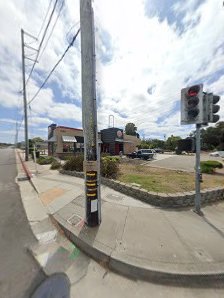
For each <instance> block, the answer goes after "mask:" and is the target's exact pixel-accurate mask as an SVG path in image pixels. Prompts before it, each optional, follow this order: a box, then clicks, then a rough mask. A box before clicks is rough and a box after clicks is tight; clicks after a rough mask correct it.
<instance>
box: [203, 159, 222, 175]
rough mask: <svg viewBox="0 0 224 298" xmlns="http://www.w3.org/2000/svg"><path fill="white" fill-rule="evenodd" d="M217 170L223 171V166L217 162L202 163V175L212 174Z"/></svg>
mask: <svg viewBox="0 0 224 298" xmlns="http://www.w3.org/2000/svg"><path fill="white" fill-rule="evenodd" d="M216 168H218V169H222V168H223V164H222V163H221V162H219V161H216V160H207V161H201V173H206V174H212V173H214V171H215V169H216Z"/></svg>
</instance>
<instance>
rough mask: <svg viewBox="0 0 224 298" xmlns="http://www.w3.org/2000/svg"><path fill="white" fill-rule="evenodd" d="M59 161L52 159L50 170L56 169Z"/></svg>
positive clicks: (59, 165)
mask: <svg viewBox="0 0 224 298" xmlns="http://www.w3.org/2000/svg"><path fill="white" fill-rule="evenodd" d="M60 167H61V163H60V162H59V161H57V160H54V161H53V162H52V164H51V170H57V169H60Z"/></svg>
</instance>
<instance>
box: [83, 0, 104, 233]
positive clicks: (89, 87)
mask: <svg viewBox="0 0 224 298" xmlns="http://www.w3.org/2000/svg"><path fill="white" fill-rule="evenodd" d="M80 28H81V59H82V123H83V132H84V172H85V195H86V199H85V206H86V215H85V221H86V224H87V225H88V226H92V227H93V226H97V225H99V224H100V222H101V199H100V166H99V163H100V158H99V148H98V132H97V111H96V109H97V108H96V79H95V77H96V74H95V72H96V70H95V37H94V17H93V9H92V1H91V0H80Z"/></svg>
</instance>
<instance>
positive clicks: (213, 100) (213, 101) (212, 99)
mask: <svg viewBox="0 0 224 298" xmlns="http://www.w3.org/2000/svg"><path fill="white" fill-rule="evenodd" d="M219 100H220V96H218V95H213V93H209V94H208V122H211V123H216V122H217V121H219V118H220V117H219V115H216V113H217V112H218V111H219V110H220V106H219V105H217V103H218V102H219Z"/></svg>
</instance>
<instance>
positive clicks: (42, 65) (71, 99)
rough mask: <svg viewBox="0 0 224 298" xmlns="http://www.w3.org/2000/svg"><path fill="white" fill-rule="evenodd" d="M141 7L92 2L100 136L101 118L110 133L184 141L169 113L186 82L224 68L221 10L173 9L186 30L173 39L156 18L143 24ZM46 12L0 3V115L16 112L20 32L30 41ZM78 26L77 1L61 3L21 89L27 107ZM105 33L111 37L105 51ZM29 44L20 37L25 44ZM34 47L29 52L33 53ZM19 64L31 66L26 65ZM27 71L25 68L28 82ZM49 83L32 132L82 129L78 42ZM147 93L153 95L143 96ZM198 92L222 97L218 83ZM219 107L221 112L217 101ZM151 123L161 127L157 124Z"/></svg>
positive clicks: (41, 4) (32, 5)
mask: <svg viewBox="0 0 224 298" xmlns="http://www.w3.org/2000/svg"><path fill="white" fill-rule="evenodd" d="M145 2H146V0H132V1H130V0H122V1H120V0H107V1H105V0H94V12H95V23H96V27H97V29H98V31H97V34H96V41H97V45H98V47H97V48H98V51H97V57H96V58H97V61H96V62H97V94H98V95H100V98H101V103H100V106H99V110H98V123H99V128H101V129H102V128H105V127H107V126H108V116H109V115H110V114H112V115H114V116H115V126H118V127H124V126H125V124H126V123H127V122H134V123H135V124H136V126H137V127H138V129H140V130H141V131H142V132H144V133H145V134H146V135H152V134H154V135H155V134H156V135H161V136H163V134H164V133H166V134H167V135H168V134H171V133H173V134H184V133H185V134H187V132H188V131H189V127H181V126H180V125H179V123H180V119H179V118H180V114H179V111H174V112H173V114H171V111H172V110H173V108H174V106H175V102H176V101H178V100H180V89H181V88H183V87H185V84H186V79H187V78H190V81H189V84H191V83H193V82H194V81H200V80H202V79H203V78H204V77H208V76H211V75H213V74H214V73H215V72H216V71H218V70H219V71H220V70H221V69H222V68H223V65H224V53H223V49H222V45H223V44H224V35H223V26H224V10H223V9H221V8H220V9H219V8H218V7H219V4H220V1H218V0H207V1H205V3H203V4H201V5H200V6H199V7H198V9H197V10H195V3H196V1H194V0H189V1H184V2H183V1H180V2H179V3H178V4H176V5H175V6H174V11H175V12H176V14H177V16H178V14H180V13H184V14H185V16H184V17H183V20H182V22H183V26H184V29H185V30H184V32H183V33H182V34H181V35H180V34H179V31H178V30H177V28H176V27H174V26H170V25H169V24H168V22H167V21H166V19H165V20H164V21H163V22H159V18H158V17H156V15H155V14H154V17H153V18H148V17H147V16H146V14H145V10H144V9H145ZM47 6H48V2H47V1H44V0H40V1H34V2H30V1H26V0H12V1H5V2H3V1H1V3H0V26H1V28H2V30H1V31H0V64H1V73H0V106H1V108H2V109H4V108H13V107H16V106H17V105H18V96H19V94H18V91H19V90H21V82H22V75H21V37H20V28H21V27H23V28H24V29H25V30H27V31H29V32H30V33H31V34H33V35H37V34H38V31H39V29H40V26H41V23H42V20H43V18H44V15H45V12H46V9H47ZM192 9H194V14H192ZM55 18H56V15H55V16H54V20H55ZM197 19H198V20H199V21H198V23H197V24H196V25H195V26H193V27H192V24H191V23H192V21H193V20H197ZM78 21H79V0H67V1H66V6H65V8H64V10H63V13H62V15H61V17H60V18H59V20H58V23H57V25H56V27H55V31H54V33H53V35H52V37H51V39H50V40H49V43H48V46H47V48H46V51H45V52H44V54H43V56H42V57H41V59H40V61H39V63H38V64H37V65H36V69H37V70H38V73H34V75H33V76H32V78H31V80H30V81H29V83H28V85H27V97H28V101H29V100H30V99H31V98H32V97H33V95H34V94H35V93H36V91H37V90H38V88H39V86H40V83H41V82H42V81H43V80H44V79H45V78H46V76H47V75H48V73H49V71H50V70H51V69H52V67H53V66H54V65H55V63H56V62H57V61H58V59H59V58H60V57H61V55H62V53H63V52H64V50H65V48H66V47H67V46H68V42H69V41H68V40H67V39H69V40H70V37H71V36H73V35H74V34H75V32H76V31H77V29H78V28H79V24H78ZM52 24H53V23H52ZM52 24H51V26H52ZM74 24H76V26H74ZM49 32H50V31H49ZM67 33H69V34H67ZM105 33H108V36H109V37H110V40H108V43H107V38H108V36H107V34H106V35H105ZM105 36H106V37H105ZM31 41H32V40H31V39H30V38H28V37H27V36H26V42H31ZM37 45H38V43H33V44H32V46H33V47H37ZM108 47H109V48H108ZM218 47H219V50H217V48H218ZM215 50H216V51H215ZM26 54H27V55H28V54H31V51H30V50H28V49H26ZM102 54H104V55H105V56H106V57H107V58H108V57H109V59H108V60H106V61H107V63H105V61H104V60H103V59H102V56H100V55H102ZM26 63H27V64H30V61H28V60H27V61H26ZM29 70H30V67H27V74H28V73H29ZM49 82H50V83H51V85H46V86H45V87H44V88H43V89H42V90H41V92H40V93H39V95H38V96H37V97H36V99H35V100H34V101H33V102H32V104H31V114H32V117H33V124H34V125H36V128H38V127H39V126H38V125H41V124H42V125H43V124H46V126H47V125H48V124H49V123H50V122H49V121H51V120H52V121H54V122H57V121H58V122H61V123H63V119H66V120H70V121H71V125H72V123H73V121H74V120H75V121H78V122H80V126H81V116H82V111H81V108H80V101H81V61H80V36H79V37H78V38H77V41H76V42H75V46H74V47H73V48H72V49H70V51H69V52H68V54H67V55H66V57H65V59H64V60H63V61H62V62H61V63H60V64H59V66H58V68H57V69H56V71H55V72H54V74H53V75H52V77H51V78H50V80H49ZM51 86H57V90H54V91H53V90H52V89H51ZM151 86H153V92H151V94H149V93H150V92H148V88H149V87H151ZM205 87H206V88H207V87H208V88H211V89H212V91H214V92H220V94H223V92H224V85H223V77H221V78H220V79H218V80H217V81H216V82H214V83H213V84H211V85H210V86H209V85H208V84H205ZM58 90H59V91H60V92H58ZM77 104H78V105H77ZM221 105H222V109H223V110H224V106H223V101H221ZM20 112H22V109H21V108H20ZM123 115H124V116H125V117H124V116H123ZM169 115H170V116H169ZM221 115H223V113H222V114H221ZM223 116H224V115H223ZM3 118H7V117H3ZM158 120H160V121H161V122H160V123H159V124H158ZM41 129H42V128H41Z"/></svg>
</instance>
